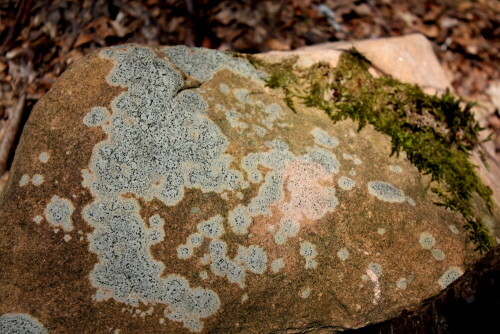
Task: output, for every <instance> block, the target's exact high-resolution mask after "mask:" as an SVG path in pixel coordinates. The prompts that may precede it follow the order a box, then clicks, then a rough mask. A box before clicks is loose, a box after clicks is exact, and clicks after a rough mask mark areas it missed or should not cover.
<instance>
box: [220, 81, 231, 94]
mask: <svg viewBox="0 0 500 334" xmlns="http://www.w3.org/2000/svg"><path fill="white" fill-rule="evenodd" d="M219 90H220V91H221V93H222V94H227V93H229V86H228V85H226V84H225V83H221V84H220V85H219Z"/></svg>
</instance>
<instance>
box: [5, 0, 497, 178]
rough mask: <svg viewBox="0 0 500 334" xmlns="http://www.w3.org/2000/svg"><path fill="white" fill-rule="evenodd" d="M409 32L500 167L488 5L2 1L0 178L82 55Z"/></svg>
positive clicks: (241, 47)
mask: <svg viewBox="0 0 500 334" xmlns="http://www.w3.org/2000/svg"><path fill="white" fill-rule="evenodd" d="M413 32H420V33H422V34H424V35H425V36H426V37H427V38H428V39H429V40H430V41H431V42H432V43H433V45H434V49H435V51H436V53H437V55H438V57H439V60H440V61H441V64H442V65H443V67H444V68H445V69H446V71H447V73H448V74H449V77H450V80H451V81H452V83H453V87H454V89H455V92H456V93H457V95H459V96H462V97H464V99H466V100H469V99H475V100H478V101H480V102H481V104H482V105H483V110H482V118H483V119H484V122H483V126H485V127H488V128H489V129H488V131H489V133H492V136H491V139H492V140H493V141H494V144H495V147H496V153H497V157H500V115H499V110H498V109H499V108H500V101H499V99H500V66H499V64H500V62H499V60H500V2H498V1H497V0H477V1H461V0H443V1H437V0H436V1H428V0H407V1H402V0H366V1H347V0H323V1H319V0H259V1H258V0H242V1H234V0H226V1H209V0H184V1H180V0H178V1H176V0H147V1H131V0H108V1H105V0H96V1H91V0H19V1H15V0H2V1H1V2H0V175H2V174H3V173H4V172H5V171H6V170H8V169H9V165H10V162H11V160H12V156H13V151H14V149H15V145H16V142H17V140H18V138H19V135H20V133H21V131H22V127H23V124H24V123H25V122H26V120H27V118H28V116H29V114H30V111H31V109H32V107H33V105H34V104H35V103H36V101H37V100H38V99H39V98H40V97H41V96H42V95H43V94H44V93H45V92H46V91H47V90H49V89H50V87H51V86H52V84H53V83H54V81H55V80H56V78H57V77H58V76H59V75H60V74H61V73H62V72H63V71H64V70H65V69H66V68H67V67H68V65H70V64H71V63H72V62H74V61H76V60H77V59H78V58H80V57H82V56H83V55H84V54H86V53H87V52H89V51H90V50H93V49H96V48H100V47H104V46H110V45H117V44H122V43H130V42H135V43H143V44H161V45H176V44H185V45H188V46H202V47H207V48H214V49H219V50H231V51H238V52H246V53H257V52H265V51H270V50H290V49H295V48H298V47H301V46H305V45H311V44H317V43H324V42H330V41H339V40H356V39H371V38H378V37H389V36H401V35H405V34H408V33H413ZM5 177H6V174H5V175H4V178H5Z"/></svg>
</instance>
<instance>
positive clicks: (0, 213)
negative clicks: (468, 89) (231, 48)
mask: <svg viewBox="0 0 500 334" xmlns="http://www.w3.org/2000/svg"><path fill="white" fill-rule="evenodd" d="M262 76H263V73H260V72H258V71H256V70H255V69H254V68H253V67H252V66H251V65H250V64H249V63H247V62H246V61H244V60H242V59H239V58H232V57H230V56H228V55H226V54H222V53H219V52H216V51H208V50H203V49H196V50H194V49H188V48H185V47H171V48H166V47H151V48H149V47H143V46H137V45H130V46H125V47H117V48H111V49H104V50H102V51H99V52H93V53H91V54H89V55H88V56H86V57H85V58H84V59H82V60H81V61H79V62H77V63H76V64H74V65H73V66H72V67H71V68H70V69H69V70H67V71H66V72H65V73H64V74H63V75H62V76H61V77H60V79H59V80H58V81H57V82H56V84H55V85H54V87H53V88H52V90H51V91H50V92H49V93H48V94H47V95H46V96H45V97H44V98H43V99H42V100H40V102H39V103H38V104H37V106H36V107H35V110H34V111H33V113H32V116H31V118H30V119H29V121H28V124H27V126H26V128H25V131H24V133H23V137H22V139H21V142H20V144H19V147H18V150H17V153H16V157H15V160H14V163H13V167H12V173H11V176H10V179H9V181H8V183H7V184H6V187H5V190H4V192H3V193H2V197H1V200H0V217H1V218H0V221H1V222H2V224H1V225H0V237H1V240H2V241H1V244H0V249H1V256H0V266H1V268H2V274H1V277H0V296H1V302H0V314H3V315H2V316H1V317H0V328H1V329H2V330H6V331H8V330H13V331H14V332H16V330H17V331H18V332H19V331H20V330H23V329H24V330H31V332H34V333H41V332H44V330H45V329H46V330H48V331H49V332H53V333H104V332H115V333H146V332H147V333H184V332H186V333H189V332H206V333H208V332H210V333H239V332H241V333H266V332H273V331H278V332H279V331H285V330H287V331H294V330H296V331H301V330H305V329H310V328H318V329H320V328H330V329H343V328H357V327H361V326H363V325H365V324H368V323H373V322H378V321H382V320H385V319H388V318H390V317H393V316H395V315H397V314H398V313H399V312H400V311H401V310H402V309H403V308H411V307H414V306H416V305H418V303H419V302H420V301H421V300H423V299H425V298H428V297H430V296H432V295H434V294H436V293H437V292H438V291H440V290H441V289H443V288H444V287H446V286H447V285H448V284H450V283H451V282H452V281H453V280H454V279H456V278H457V277H459V276H460V275H461V274H462V273H463V271H464V270H465V268H466V267H467V266H468V265H470V264H471V263H472V262H473V261H474V260H475V259H477V257H478V254H477V253H475V252H474V251H473V247H474V246H473V245H471V244H470V243H469V242H467V236H466V233H465V231H464V230H463V229H462V227H461V226H462V225H463V218H462V217H461V216H460V215H459V214H457V213H454V212H451V211H448V210H446V209H444V208H442V207H438V206H436V205H434V204H433V201H434V200H436V197H435V196H434V195H432V194H431V192H430V190H429V187H428V185H429V183H430V177H428V176H422V175H420V174H419V172H418V170H417V169H416V168H415V167H414V166H412V165H411V164H410V162H409V161H408V160H407V159H406V158H405V157H404V155H401V156H400V157H396V156H390V152H391V143H390V138H388V137H387V136H385V135H382V134H380V133H378V132H377V131H375V130H374V129H373V128H372V127H370V126H368V127H366V128H364V129H363V130H362V131H361V132H356V129H357V125H356V124H355V123H353V122H351V121H343V122H339V123H336V124H333V123H332V121H331V120H330V119H329V118H328V116H327V115H326V114H325V113H324V112H323V111H320V110H316V109H311V108H306V107H303V106H300V108H299V109H298V112H297V113H294V112H292V111H291V110H290V109H289V108H288V107H287V105H286V104H285V103H284V102H283V99H282V96H281V95H280V94H279V92H277V91H274V90H272V89H269V88H267V87H265V84H264V82H263V80H262Z"/></svg>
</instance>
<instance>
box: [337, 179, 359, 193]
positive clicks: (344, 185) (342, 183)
mask: <svg viewBox="0 0 500 334" xmlns="http://www.w3.org/2000/svg"><path fill="white" fill-rule="evenodd" d="M338 185H339V187H340V188H341V189H343V190H351V189H352V188H354V186H355V185H356V182H355V181H354V180H352V179H350V178H348V177H345V176H342V177H340V179H339V181H338Z"/></svg>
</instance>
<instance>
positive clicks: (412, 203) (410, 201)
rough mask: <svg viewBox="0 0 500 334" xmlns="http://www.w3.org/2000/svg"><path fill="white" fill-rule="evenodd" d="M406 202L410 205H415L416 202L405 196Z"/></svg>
mask: <svg viewBox="0 0 500 334" xmlns="http://www.w3.org/2000/svg"><path fill="white" fill-rule="evenodd" d="M406 203H408V204H410V205H411V206H415V205H416V203H415V201H414V200H413V198H411V197H408V196H406Z"/></svg>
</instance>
